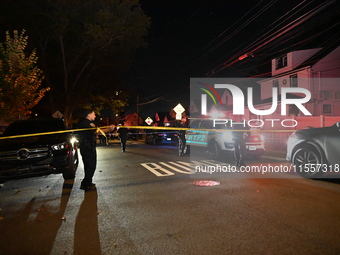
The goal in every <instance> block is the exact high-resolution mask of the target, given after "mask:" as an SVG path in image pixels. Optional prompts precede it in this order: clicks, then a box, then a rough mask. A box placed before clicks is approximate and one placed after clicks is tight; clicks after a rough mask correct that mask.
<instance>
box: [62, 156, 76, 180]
mask: <svg viewBox="0 0 340 255" xmlns="http://www.w3.org/2000/svg"><path fill="white" fill-rule="evenodd" d="M78 164H79V158H78V151H76V153H75V155H74V158H73V162H72V163H71V164H70V166H69V167H65V168H64V169H63V170H62V173H63V178H64V180H71V179H74V178H75V177H76V171H77V168H78Z"/></svg>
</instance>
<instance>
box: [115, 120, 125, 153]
mask: <svg viewBox="0 0 340 255" xmlns="http://www.w3.org/2000/svg"><path fill="white" fill-rule="evenodd" d="M117 133H118V138H119V140H120V145H121V147H122V152H125V149H126V141H127V136H128V129H127V128H126V127H122V123H121V124H119V126H118V129H117Z"/></svg>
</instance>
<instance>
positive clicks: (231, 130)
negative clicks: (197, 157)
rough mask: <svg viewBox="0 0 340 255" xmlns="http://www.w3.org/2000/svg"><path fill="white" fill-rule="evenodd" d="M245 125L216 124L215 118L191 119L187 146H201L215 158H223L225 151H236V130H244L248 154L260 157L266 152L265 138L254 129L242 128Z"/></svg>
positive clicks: (186, 134)
mask: <svg viewBox="0 0 340 255" xmlns="http://www.w3.org/2000/svg"><path fill="white" fill-rule="evenodd" d="M242 129H244V127H243V125H233V127H231V126H230V125H228V124H223V125H222V124H216V125H215V126H214V121H213V119H191V120H190V125H189V129H188V130H187V131H186V132H185V139H186V146H187V147H188V149H187V151H189V148H190V146H196V147H201V148H202V149H205V150H206V151H208V153H209V155H210V157H211V158H212V159H214V160H218V159H220V158H221V156H222V154H223V153H224V152H232V153H233V152H234V145H233V144H234V143H233V138H234V136H235V133H236V132H243V134H244V139H245V142H246V155H247V156H250V157H252V158H259V157H260V156H261V155H263V154H264V152H265V145H264V138H263V136H262V135H260V134H259V133H256V132H254V131H253V130H252V131H250V130H242Z"/></svg>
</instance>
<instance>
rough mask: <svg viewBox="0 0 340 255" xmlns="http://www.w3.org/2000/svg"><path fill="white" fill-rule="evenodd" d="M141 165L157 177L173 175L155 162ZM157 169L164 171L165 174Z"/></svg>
mask: <svg viewBox="0 0 340 255" xmlns="http://www.w3.org/2000/svg"><path fill="white" fill-rule="evenodd" d="M141 165H142V166H144V167H145V168H146V169H148V170H149V171H150V172H152V173H153V174H155V175H156V176H158V177H162V176H170V175H174V173H172V172H170V171H168V170H166V169H165V168H163V167H162V166H160V165H158V164H156V163H142V164H141ZM159 171H161V172H164V173H165V174H162V173H161V172H159Z"/></svg>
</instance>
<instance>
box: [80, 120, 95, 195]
mask: <svg viewBox="0 0 340 255" xmlns="http://www.w3.org/2000/svg"><path fill="white" fill-rule="evenodd" d="M94 127H95V125H94V124H93V122H91V121H90V120H88V119H86V118H84V119H83V120H81V121H80V122H79V124H78V128H79V129H83V128H91V129H89V130H85V131H81V132H79V149H80V154H81V156H82V159H83V162H84V171H85V177H84V179H83V181H82V182H81V186H80V188H81V189H85V190H87V189H90V188H91V186H94V184H93V183H92V177H93V175H94V172H95V170H96V166H97V151H96V129H93V128H94Z"/></svg>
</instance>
